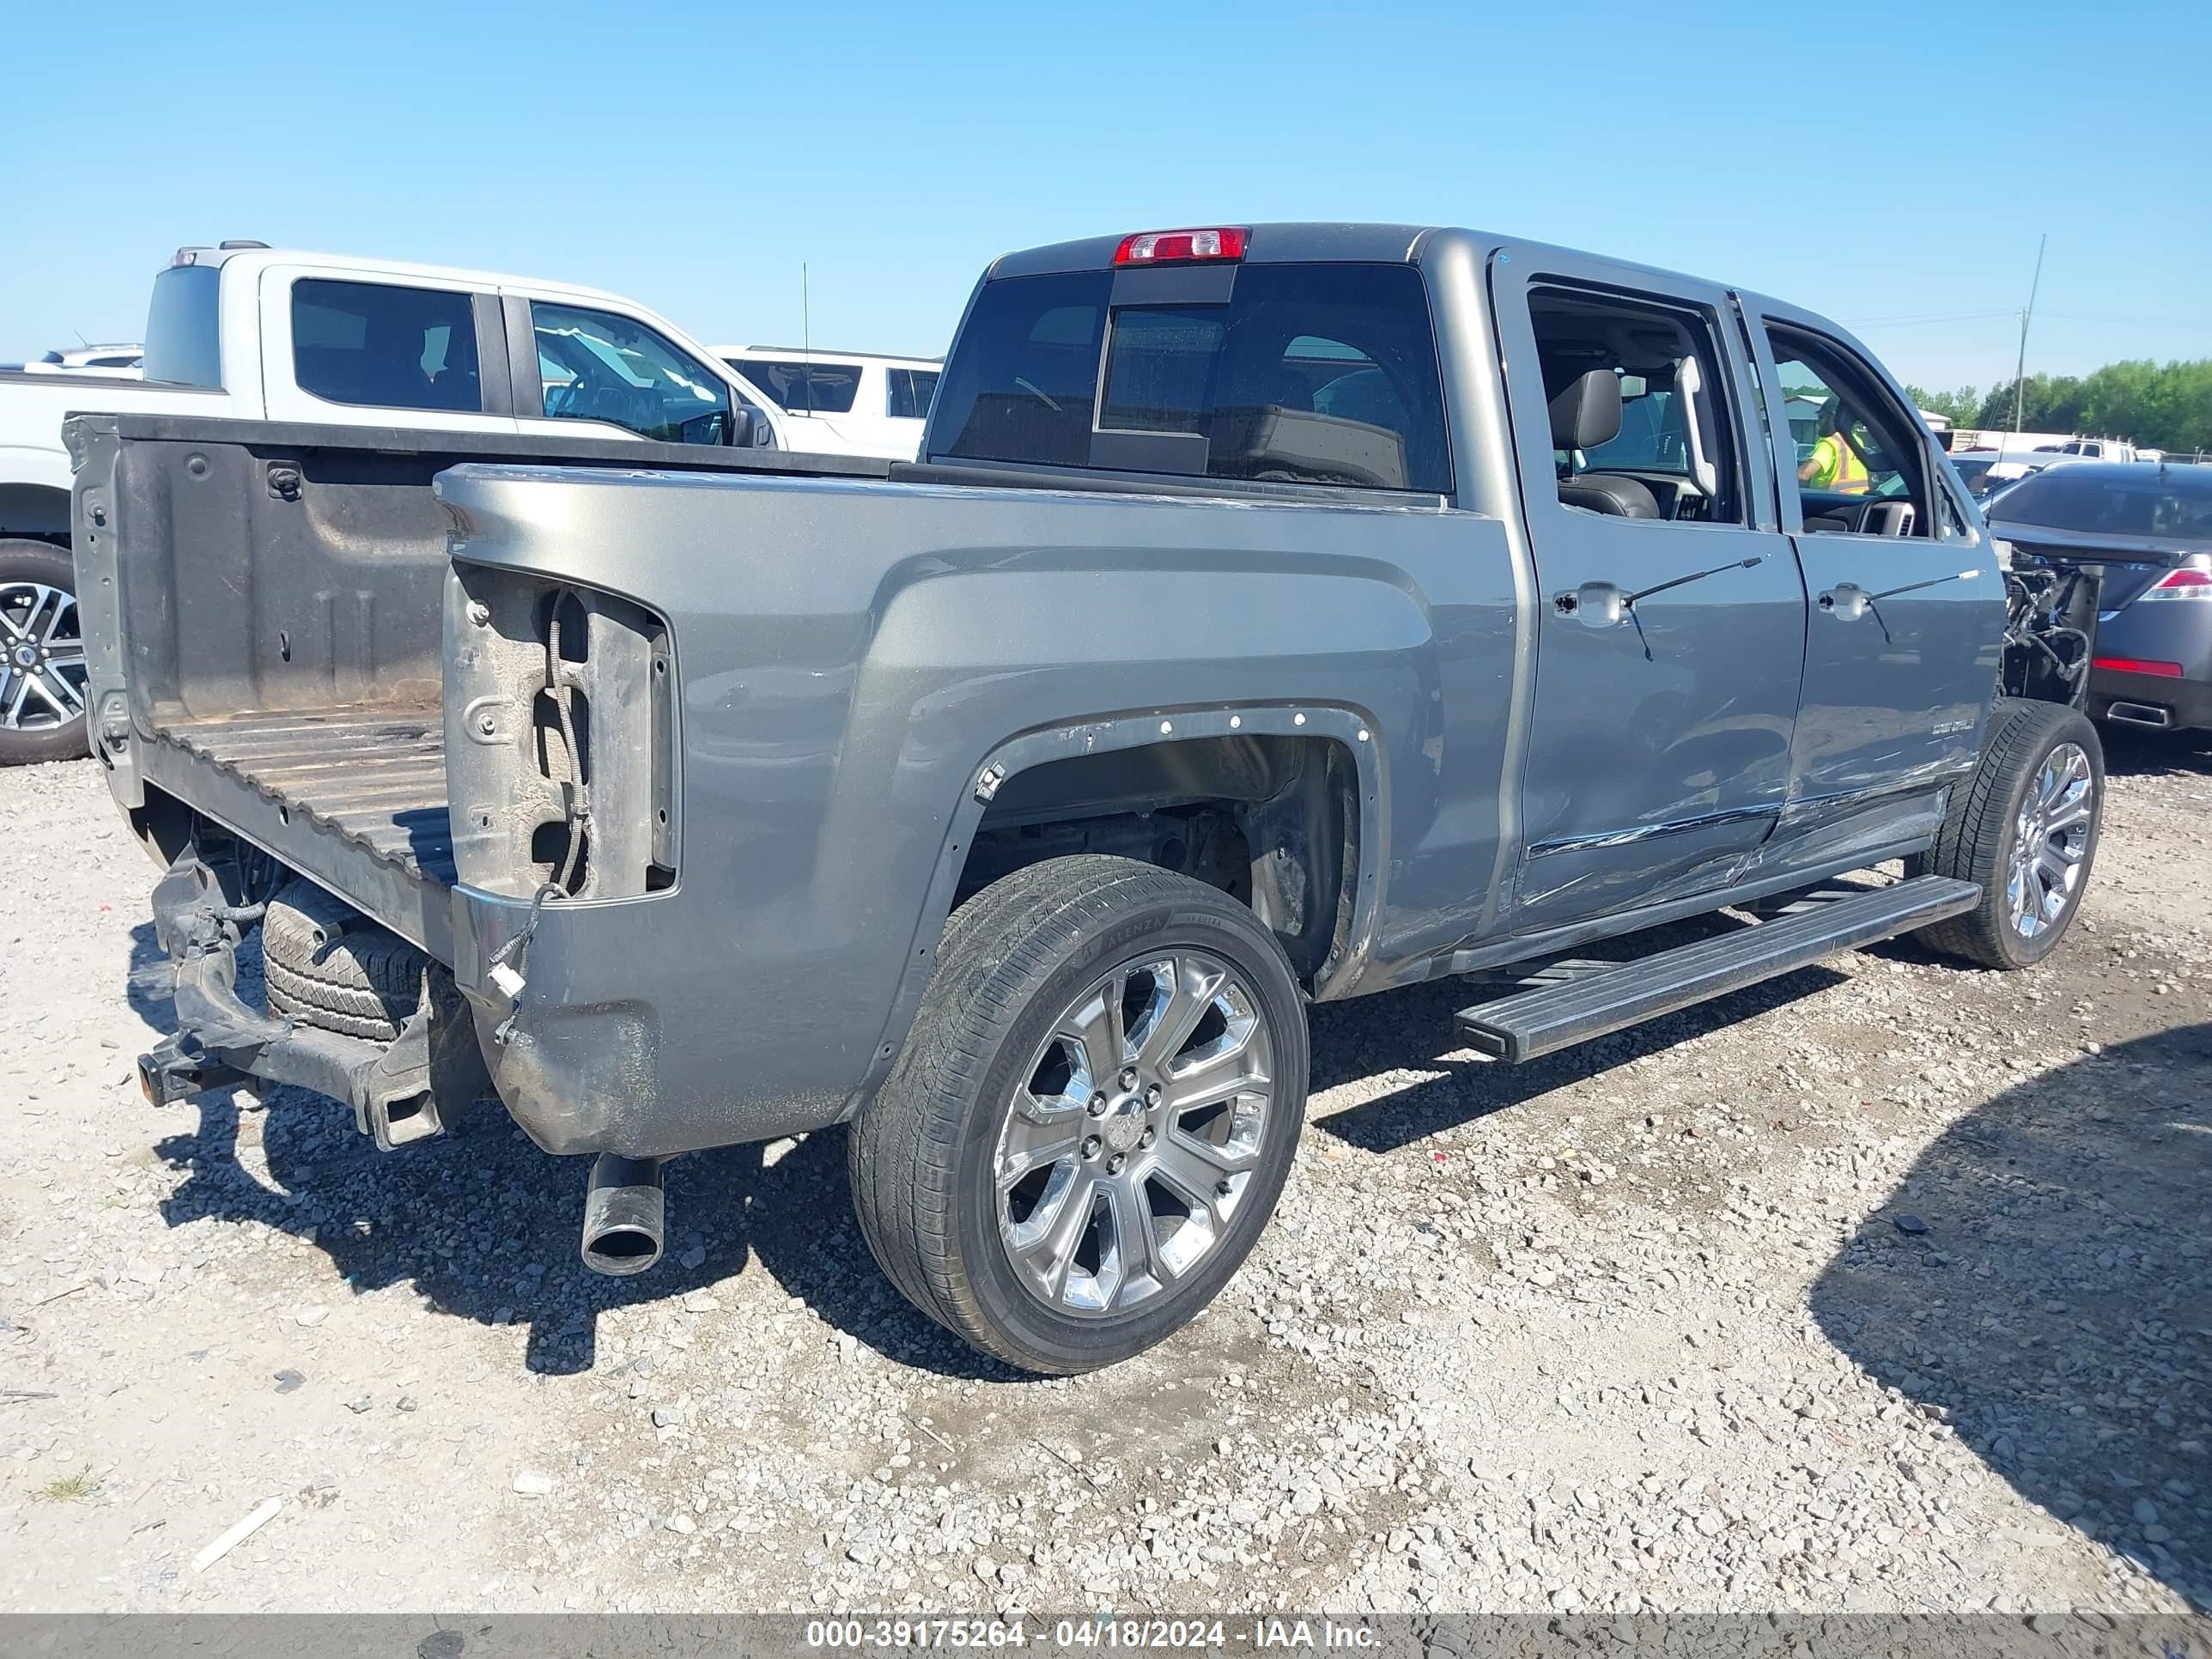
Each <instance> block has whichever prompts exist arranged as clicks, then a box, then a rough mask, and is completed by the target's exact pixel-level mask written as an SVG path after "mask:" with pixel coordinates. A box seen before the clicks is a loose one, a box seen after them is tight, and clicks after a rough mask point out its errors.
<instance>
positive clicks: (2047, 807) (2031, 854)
mask: <svg viewBox="0 0 2212 1659" xmlns="http://www.w3.org/2000/svg"><path fill="white" fill-rule="evenodd" d="M2096 814H2097V784H2096V775H2095V773H2094V772H2093V770H2092V769H2091V768H2090V765H2089V757H2088V755H2087V753H2086V752H2085V751H2084V750H2082V748H2081V745H2080V744H2074V743H2062V744H2057V746H2056V747H2055V748H2053V749H2052V750H2051V752H2050V753H2049V754H2047V755H2045V757H2043V764H2042V765H2041V766H2040V767H2039V768H2038V769H2036V774H2035V776H2034V777H2033V778H2032V779H2031V780H2030V781H2029V782H2028V786H2027V794H2026V795H2025V796H2024V797H2022V799H2021V804H2020V812H2019V815H2018V817H2016V818H2015V820H2014V823H2013V837H2012V853H2011V858H2010V861H2009V867H2008V871H2007V874H2006V880H2005V898H2006V901H2007V905H2008V910H2009V912H2010V915H2011V917H2012V926H2013V931H2014V932H2015V933H2018V934H2019V935H2020V936H2021V938H2022V939H2034V938H2036V937H2038V936H2039V934H2041V933H2044V932H2045V931H2046V930H2047V929H2049V928H2051V927H2056V926H2057V924H2058V923H2059V922H2060V921H2062V920H2063V918H2064V917H2065V915H2066V909H2067V907H2068V906H2069V904H2071V903H2072V902H2073V901H2074V897H2075V894H2076V893H2077V892H2078V891H2079V890H2080V889H2081V870H2082V864H2083V860H2086V859H2087V857H2088V854H2089V837H2090V834H2091V832H2092V831H2093V829H2094V828H2095V826H2096Z"/></svg>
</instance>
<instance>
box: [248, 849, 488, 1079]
mask: <svg viewBox="0 0 2212 1659" xmlns="http://www.w3.org/2000/svg"><path fill="white" fill-rule="evenodd" d="M261 962H262V970H263V974H264V982H265V983H266V985H267V987H268V992H269V1012H270V1013H272V1014H282V1015H284V1016H285V1017H287V1018H291V1019H295V1020H297V1021H299V1022H300V1023H301V1024H302V1025H313V1026H315V1027H317V1028H318V1029H319V1030H325V1031H336V1032H337V1033H338V1034H339V1035H340V1036H354V1037H366V1038H368V1040H370V1041H371V1042H391V1041H392V1039H393V1038H395V1037H397V1036H398V1035H399V1030H400V1028H401V1027H402V1026H404V1025H405V1024H407V1022H408V1021H409V1020H410V1019H411V1018H414V1017H415V1013H416V1010H417V1009H419V1008H420V1007H422V1003H423V999H424V997H425V996H426V995H428V994H431V993H432V992H434V991H436V992H441V993H443V994H445V995H447V996H451V995H453V987H452V983H451V979H450V976H448V975H446V970H445V969H443V968H441V967H440V966H439V965H438V964H437V963H434V962H432V961H431V960H430V958H429V957H428V956H427V955H425V954H424V953H423V952H422V951H419V950H417V949H416V947H415V946H414V945H410V944H409V943H408V942H407V941H406V940H405V939H402V938H400V937H399V935H398V934H397V933H392V932H390V931H389V930H388V929H386V928H383V927H378V926H377V925H376V924H375V923H374V922H373V921H368V920H367V919H366V918H365V917H362V916H361V915H357V914H356V912H355V911H353V910H352V909H350V908H348V907H347V906H346V905H345V904H343V903H342V902H340V901H338V900H337V899H336V898H333V897H332V896H331V895H330V894H328V893H326V892H325V891H324V890H322V889H321V888H319V887H318V886H316V885H315V884H314V883H313V882H311V881H295V882H293V883H291V884H289V885H288V886H287V887H285V888H284V890H283V891H282V892H280V893H278V894H277V895H276V897H275V898H272V899H271V900H270V901H269V908H268V909H267V911H266V912H264V914H263V915H262V918H261ZM440 981H443V983H442V984H441V982H440Z"/></svg>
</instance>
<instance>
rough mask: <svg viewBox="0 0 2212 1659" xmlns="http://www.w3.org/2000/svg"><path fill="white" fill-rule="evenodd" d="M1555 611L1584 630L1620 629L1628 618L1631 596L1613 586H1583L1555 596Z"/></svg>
mask: <svg viewBox="0 0 2212 1659" xmlns="http://www.w3.org/2000/svg"><path fill="white" fill-rule="evenodd" d="M1552 609H1553V610H1554V611H1558V612H1559V615H1561V616H1562V617H1572V618H1573V619H1574V620H1575V621H1577V622H1578V623H1582V625H1583V627H1585V628H1618V627H1620V624H1621V621H1622V619H1623V618H1624V617H1626V616H1627V615H1628V595H1627V594H1626V593H1624V592H1621V591H1620V586H1619V585H1618V584H1616V583H1613V582H1584V583H1583V585H1582V586H1580V587H1570V588H1566V589H1564V590H1563V591H1561V592H1557V593H1554V594H1553V595H1552Z"/></svg>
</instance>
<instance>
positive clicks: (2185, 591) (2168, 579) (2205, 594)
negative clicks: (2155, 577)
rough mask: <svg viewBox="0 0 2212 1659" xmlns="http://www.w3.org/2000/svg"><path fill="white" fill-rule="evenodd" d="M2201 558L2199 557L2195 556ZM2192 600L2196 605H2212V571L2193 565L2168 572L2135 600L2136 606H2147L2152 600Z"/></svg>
mask: <svg viewBox="0 0 2212 1659" xmlns="http://www.w3.org/2000/svg"><path fill="white" fill-rule="evenodd" d="M2198 556H2199V557H2201V555H2198ZM2177 599H2179V600H2191V599H2194V600H2196V601H2197V603H2198V604H2200V605H2203V604H2212V570H2201V569H2198V568H2196V567H2195V566H2194V565H2193V564H2186V565H2184V566H2182V568H2180V569H2179V570H2169V571H2167V572H2166V574H2165V575H2164V576H2163V577H2161V578H2160V580H2159V581H2158V582H2157V584H2156V585H2155V586H2152V587H2150V588H2148V590H2146V591H2145V592H2143V594H2142V597H2140V598H2139V599H2136V604H2137V605H2148V604H2150V603H2152V602H2153V601H2154V600H2156V601H2160V602H2165V601H2172V600H2177Z"/></svg>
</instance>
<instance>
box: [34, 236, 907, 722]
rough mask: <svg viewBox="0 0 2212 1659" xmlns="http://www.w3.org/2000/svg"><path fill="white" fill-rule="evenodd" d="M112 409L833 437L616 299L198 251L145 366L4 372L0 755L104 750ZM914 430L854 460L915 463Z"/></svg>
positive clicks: (664, 436) (762, 441)
mask: <svg viewBox="0 0 2212 1659" xmlns="http://www.w3.org/2000/svg"><path fill="white" fill-rule="evenodd" d="M928 367H929V368H931V369H932V370H934V368H935V365H928ZM924 403H925V406H926V403H927V399H926V398H925V399H924ZM110 413H112V414H124V415H185V416H210V415H212V416H228V417H233V418H235V419H239V420H246V421H286V422H299V421H305V422H315V423H318V424H321V425H327V426H348V427H380V428H404V429H405V430H409V431H415V432H421V431H426V430H427V431H433V432H471V433H487V434H496V435H509V436H513V437H517V438H520V439H524V440H528V439H531V438H532V437H534V436H538V435H542V436H545V437H552V436H556V435H558V436H562V437H580V436H586V435H588V436H594V437H599V438H622V437H625V436H627V437H634V438H639V439H645V440H652V441H659V442H662V443H684V444H724V445H727V444H743V445H747V446H751V447H774V448H780V449H801V450H805V449H815V448H819V447H823V446H822V445H819V444H816V443H810V442H809V441H807V440H808V439H809V438H811V437H815V436H817V434H818V433H819V431H820V428H817V427H814V426H811V425H808V424H804V423H802V422H797V421H793V420H792V419H790V418H789V417H787V416H786V415H785V413H784V411H783V410H782V409H781V407H780V406H779V405H778V404H776V403H775V400H774V399H773V398H769V396H767V395H766V394H765V393H764V392H762V391H761V390H760V389H758V388H757V386H754V385H752V384H750V382H749V381H748V380H746V378H745V377H744V375H743V374H741V373H739V372H738V371H737V370H734V369H732V368H731V367H730V366H729V364H727V363H726V362H724V361H723V359H722V358H721V356H720V355H719V354H717V353H716V352H714V351H713V350H710V349H708V347H706V346H703V345H701V344H699V343H696V341H694V340H692V339H691V338H690V337H689V336H688V335H686V334H685V333H684V331H682V330H680V329H678V327H677V326H676V325H674V324H672V323H671V322H669V321H667V320H666V319H665V318H662V317H659V316H658V315H656V314H655V313H653V312H651V311H648V310H647V309H646V308H645V307H642V306H640V305H638V304H636V303H635V301H629V300H625V299H623V298H622V297H620V296H619V295H613V294H607V293H603V292H601V291H599V290H598V289H587V288H578V287H574V286H573V285H570V284H566V283H544V282H538V281H536V280H534V279H532V278H529V277H521V276H501V275H499V274H498V273H495V272H490V271H477V270H452V269H447V268H445V267H441V266H437V265H420V264H403V263H399V262H396V261H393V260H389V259H367V258H349V257H344V256H338V255H331V254H324V253H303V252H292V251H287V250H283V249H276V248H270V247H268V246H264V245H263V244H261V243H258V242H226V243H223V244H222V246H218V247H188V248H182V249H179V251H178V252H177V255H176V258H174V260H173V262H172V263H171V264H170V265H169V267H168V268H167V270H163V271H162V272H161V274H160V275H159V276H157V277H156V278H155V283H154V298H153V302H152V306H151V308H150V310H149V315H148V319H147V325H146V344H145V378H144V380H122V379H109V378H105V377H94V376H89V375H84V374H55V373H51V372H45V371H42V370H39V369H31V368H24V369H15V370H0V651H4V653H5V655H4V657H0V764H15V763H21V762H25V761H34V760H53V759H61V758H64V757H68V756H71V755H78V754H82V753H83V752H84V751H85V733H84V685H85V664H84V647H83V643H82V633H81V632H80V630H79V628H78V624H77V617H76V578H75V574H74V571H73V568H72V565H71V562H70V461H69V456H68V453H66V451H65V450H64V448H63V447H62V422H63V421H64V418H66V417H67V416H70V415H73V414H110ZM919 426H920V422H919V421H916V422H915V427H916V428H919ZM898 442H899V441H893V443H892V447H891V448H890V449H887V450H878V451H867V450H862V451H858V452H855V451H854V450H851V449H849V448H846V447H843V445H842V443H841V445H840V446H839V448H838V450H837V452H836V453H892V454H900V455H906V456H911V454H912V453H913V445H912V442H911V441H904V447H898Z"/></svg>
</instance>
